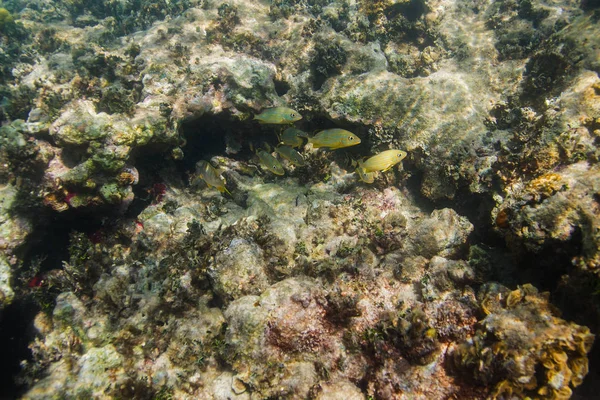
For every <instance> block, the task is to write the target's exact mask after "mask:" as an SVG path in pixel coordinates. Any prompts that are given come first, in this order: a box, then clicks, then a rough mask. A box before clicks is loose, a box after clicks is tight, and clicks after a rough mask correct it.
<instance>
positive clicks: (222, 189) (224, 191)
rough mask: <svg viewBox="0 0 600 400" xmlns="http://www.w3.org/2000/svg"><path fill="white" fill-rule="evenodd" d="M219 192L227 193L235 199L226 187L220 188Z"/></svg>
mask: <svg viewBox="0 0 600 400" xmlns="http://www.w3.org/2000/svg"><path fill="white" fill-rule="evenodd" d="M219 192H221V193H227V194H228V195H229V196H231V197H233V195H232V194H231V192H230V191H229V190H227V188H226V187H225V186H223V187H220V188H219Z"/></svg>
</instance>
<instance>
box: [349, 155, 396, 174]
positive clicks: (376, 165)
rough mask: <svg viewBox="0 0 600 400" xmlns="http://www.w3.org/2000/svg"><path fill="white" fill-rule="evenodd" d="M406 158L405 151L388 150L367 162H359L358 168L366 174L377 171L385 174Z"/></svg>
mask: <svg viewBox="0 0 600 400" xmlns="http://www.w3.org/2000/svg"><path fill="white" fill-rule="evenodd" d="M404 157H406V152H405V151H402V150H386V151H382V152H381V153H379V154H376V155H374V156H373V157H371V158H368V159H367V160H366V161H362V162H361V161H359V162H358V167H359V168H361V169H362V170H363V172H364V173H369V172H376V171H382V172H384V171H387V170H388V169H390V168H392V167H393V166H394V165H396V164H398V163H399V162H400V161H402V160H404Z"/></svg>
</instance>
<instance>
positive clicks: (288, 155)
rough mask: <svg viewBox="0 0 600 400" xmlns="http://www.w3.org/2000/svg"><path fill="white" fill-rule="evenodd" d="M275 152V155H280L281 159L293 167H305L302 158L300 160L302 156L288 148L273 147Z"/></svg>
mask: <svg viewBox="0 0 600 400" xmlns="http://www.w3.org/2000/svg"><path fill="white" fill-rule="evenodd" d="M275 151H276V152H277V154H279V155H281V156H282V157H283V158H285V159H286V160H288V161H289V162H291V163H292V164H294V165H297V166H299V167H303V166H304V165H306V164H305V163H304V158H302V154H300V153H298V152H297V151H296V150H294V149H293V148H291V147H290V146H286V145H284V144H282V145H281V146H277V147H275Z"/></svg>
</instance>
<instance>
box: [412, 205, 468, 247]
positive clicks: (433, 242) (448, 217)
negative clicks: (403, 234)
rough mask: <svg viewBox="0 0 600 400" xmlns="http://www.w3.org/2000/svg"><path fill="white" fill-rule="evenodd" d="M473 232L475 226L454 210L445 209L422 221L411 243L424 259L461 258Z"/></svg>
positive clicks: (434, 212) (436, 211) (435, 211)
mask: <svg viewBox="0 0 600 400" xmlns="http://www.w3.org/2000/svg"><path fill="white" fill-rule="evenodd" d="M472 231H473V224H471V223H470V222H469V220H468V219H467V218H465V217H461V216H460V215H458V214H457V213H456V212H455V211H454V210H452V209H449V208H444V209H442V210H434V211H433V212H432V213H431V216H430V217H429V218H428V219H426V220H424V221H422V222H421V223H420V224H419V226H418V227H416V229H415V232H414V234H413V235H412V237H411V238H410V242H411V243H412V246H413V247H414V249H415V252H416V253H417V254H419V255H422V256H423V257H426V258H431V257H433V256H434V255H438V256H440V257H446V258H453V257H458V256H460V252H461V250H462V249H464V246H465V244H466V243H467V238H468V236H469V234H470V233H471V232H472Z"/></svg>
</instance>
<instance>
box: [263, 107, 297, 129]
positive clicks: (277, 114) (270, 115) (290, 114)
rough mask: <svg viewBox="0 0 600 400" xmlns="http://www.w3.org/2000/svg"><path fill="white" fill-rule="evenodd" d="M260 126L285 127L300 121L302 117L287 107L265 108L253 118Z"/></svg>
mask: <svg viewBox="0 0 600 400" xmlns="http://www.w3.org/2000/svg"><path fill="white" fill-rule="evenodd" d="M254 119H255V120H257V121H258V122H260V123H261V124H274V125H287V124H293V123H294V122H296V121H299V120H301V119H302V115H300V113H299V112H298V111H296V110H292V109H291V108H287V107H273V108H267V109H266V110H264V111H263V112H261V113H260V114H258V115H255V116H254Z"/></svg>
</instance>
